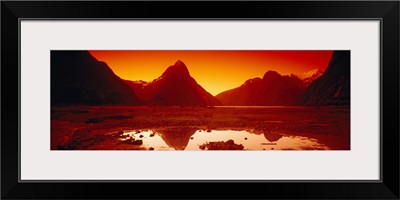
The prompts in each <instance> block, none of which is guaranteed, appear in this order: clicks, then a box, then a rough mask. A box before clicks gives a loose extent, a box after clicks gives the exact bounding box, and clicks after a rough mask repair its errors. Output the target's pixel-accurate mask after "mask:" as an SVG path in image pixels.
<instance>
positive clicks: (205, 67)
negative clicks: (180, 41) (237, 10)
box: [90, 50, 332, 95]
mask: <svg viewBox="0 0 400 200" xmlns="http://www.w3.org/2000/svg"><path fill="white" fill-rule="evenodd" d="M90 53H91V54H92V55H93V56H94V57H96V58H97V59H98V60H99V61H104V62H106V63H107V64H108V66H110V67H111V69H112V70H113V71H114V73H115V74H116V75H118V76H119V77H121V78H122V79H126V80H143V81H152V80H154V79H156V78H158V77H159V76H161V74H162V73H163V72H164V71H165V70H166V69H167V67H168V66H170V65H173V64H174V63H175V62H176V61H177V60H181V61H183V62H184V63H185V64H186V66H187V67H188V69H189V72H190V75H191V76H192V77H193V78H194V79H195V80H196V81H197V83H198V84H200V85H201V86H202V87H203V88H204V89H206V90H207V91H208V92H210V93H211V94H213V95H217V94H219V93H220V92H223V91H225V90H229V89H232V88H235V87H239V86H240V85H241V84H243V83H244V82H245V81H246V80H248V79H250V78H255V77H260V78H262V77H263V75H264V74H265V72H267V71H268V70H274V71H277V72H278V73H280V74H282V75H289V74H291V73H293V74H300V73H303V72H307V71H309V70H312V69H316V68H318V69H321V70H322V71H325V69H326V67H327V66H328V63H329V60H330V58H331V56H332V51H327V50H323V51H308V50H307V51H301V50H297V51H283V50H281V51H271V50H255V51H253V50H121V51H119V50H118V51H117V50H104V51H102V50H94V51H90Z"/></svg>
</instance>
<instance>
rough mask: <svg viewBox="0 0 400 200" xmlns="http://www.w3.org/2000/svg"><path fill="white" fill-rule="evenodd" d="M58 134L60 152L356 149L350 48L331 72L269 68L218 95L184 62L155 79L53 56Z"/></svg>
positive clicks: (76, 55) (91, 60)
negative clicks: (128, 77) (353, 145)
mask: <svg viewBox="0 0 400 200" xmlns="http://www.w3.org/2000/svg"><path fill="white" fill-rule="evenodd" d="M221 76H223V74H221ZM50 136H51V150H350V51H334V52H333V54H332V58H331V59H330V62H329V63H328V66H327V68H326V70H325V71H324V72H323V71H321V70H319V69H315V70H311V71H306V72H304V73H301V74H290V75H281V74H279V73H278V72H276V71H273V70H268V71H266V72H265V74H264V75H263V76H262V77H248V80H247V81H245V82H244V83H243V84H242V85H238V86H237V87H235V88H231V89H228V90H226V91H223V92H221V93H219V94H217V95H215V96H214V95H212V94H211V93H209V92H208V91H207V90H206V89H204V88H203V87H202V86H201V85H200V84H199V83H198V82H197V81H196V80H195V79H194V78H193V77H192V76H191V74H190V66H186V64H185V63H184V61H182V60H177V61H176V62H175V63H173V64H171V65H170V66H167V67H166V69H165V71H164V72H163V73H162V74H160V75H158V76H155V77H154V80H152V81H147V82H146V81H142V80H124V79H122V78H120V77H119V76H118V75H116V74H115V73H114V72H113V70H111V68H110V67H109V66H108V65H107V63H105V62H102V61H99V60H97V59H96V58H95V57H93V56H92V55H91V54H90V53H89V52H88V51H51V133H50Z"/></svg>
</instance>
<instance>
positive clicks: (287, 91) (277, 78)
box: [216, 70, 304, 106]
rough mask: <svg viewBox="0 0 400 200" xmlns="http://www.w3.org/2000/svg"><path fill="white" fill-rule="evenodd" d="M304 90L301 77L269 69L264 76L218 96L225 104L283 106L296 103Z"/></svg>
mask: <svg viewBox="0 0 400 200" xmlns="http://www.w3.org/2000/svg"><path fill="white" fill-rule="evenodd" d="M303 90H304V85H303V82H302V81H301V80H300V79H299V78H297V77H296V78H293V77H290V76H282V75H280V74H279V73H277V72H275V71H271V70H270V71H268V72H266V73H265V74H264V76H263V78H262V79H261V78H253V79H249V80H247V81H246V82H245V83H244V84H242V85H241V86H240V87H238V88H234V89H231V90H228V91H225V92H222V93H220V94H218V95H217V96H216V98H217V99H219V100H220V101H221V102H222V104H223V105H225V106H281V105H294V104H296V103H297V100H298V97H299V95H300V94H301V93H302V91H303Z"/></svg>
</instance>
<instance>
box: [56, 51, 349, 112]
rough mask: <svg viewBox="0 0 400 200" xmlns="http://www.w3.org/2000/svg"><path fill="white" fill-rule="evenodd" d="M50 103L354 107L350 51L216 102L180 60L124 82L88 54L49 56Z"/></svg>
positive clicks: (270, 74)
mask: <svg viewBox="0 0 400 200" xmlns="http://www.w3.org/2000/svg"><path fill="white" fill-rule="evenodd" d="M51 102H52V105H60V104H68V105H71V104H82V105H97V104H112V105H114V104H123V105H152V106H154V105H157V106H221V105H224V106H289V105H350V51H334V53H333V55H332V58H331V60H330V62H329V65H328V67H327V69H326V71H325V72H322V71H321V70H319V69H314V70H310V71H308V72H305V73H301V74H291V75H281V74H279V73H277V72H275V71H267V72H266V73H265V74H264V76H263V77H262V78H258V77H257V78H252V79H248V80H247V81H245V82H244V83H243V84H242V85H241V86H239V87H237V88H233V89H230V90H227V91H224V92H221V93H220V94H218V95H216V96H215V97H214V96H213V95H211V94H210V93H209V92H207V91H206V90H205V89H204V88H203V87H201V86H200V85H199V84H198V83H197V82H196V80H195V79H194V78H193V77H191V75H190V73H189V70H188V68H187V66H186V65H185V64H184V63H183V62H182V61H180V60H178V61H177V62H176V63H175V64H174V65H171V66H169V67H167V69H166V70H165V72H164V73H162V74H161V76H160V77H158V78H156V79H154V80H153V81H150V82H145V81H141V80H138V81H131V80H122V79H121V78H119V77H118V76H116V75H115V74H114V73H113V72H112V70H111V69H110V68H109V67H108V66H107V64H106V63H104V62H100V61H98V60H96V59H95V58H94V57H93V56H91V55H90V53H89V52H87V51H51Z"/></svg>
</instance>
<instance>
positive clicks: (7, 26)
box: [1, 1, 400, 199]
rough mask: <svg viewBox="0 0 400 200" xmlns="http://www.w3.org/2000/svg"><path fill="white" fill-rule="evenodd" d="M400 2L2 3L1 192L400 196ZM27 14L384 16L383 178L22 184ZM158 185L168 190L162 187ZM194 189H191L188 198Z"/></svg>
mask: <svg viewBox="0 0 400 200" xmlns="http://www.w3.org/2000/svg"><path fill="white" fill-rule="evenodd" d="M399 7H400V3H399V1H252V2H244V1H215V2H214V1H201V2H200V1H196V2H189V1H173V2H167V1H157V2H155V1H147V2H144V1H2V2H1V198H2V199H86V198H88V199H122V198H127V199H133V198H135V199H148V198H152V199H164V198H165V199H181V198H196V199H197V198H201V199H205V198H218V199H222V198H227V199H237V198H239V199H249V198H262V199H264V198H265V199H399V66H400V65H399ZM22 18H24V19H50V18H52V19H99V18H104V19H109V18H118V19H124V18H136V19H137V18H143V19H152V18H157V19H160V18H169V19H182V20H185V19H255V18H257V19H315V20H318V19H339V20H347V19H379V20H381V22H382V23H381V42H382V44H381V47H382V48H381V78H382V79H381V119H380V120H381V136H382V137H381V146H382V149H381V166H382V168H381V170H382V171H381V175H382V178H381V181H377V182H376V181H374V182H368V181H365V182H364V181H358V182H346V181H339V182H323V181H322V182H301V181H299V182H286V181H274V182H264V181H254V182H252V181H246V182H243V181H242V182H229V181H146V182H129V181H127V182H103V183H96V182H84V181H83V182H76V181H71V182H68V181H64V182H57V183H49V182H45V183H37V182H23V183H22V182H19V172H18V170H19V168H18V163H19V148H20V147H19V141H18V131H19V129H20V127H18V126H19V121H18V120H19V112H20V109H21V108H20V103H19V102H20V101H19V98H20V96H19V88H18V87H19V83H18V80H19V79H18V77H19V74H18V72H19V70H18V68H19V48H20V46H19V45H20V44H19V22H20V21H19V20H20V19H22ZM366 156H368V155H366ZM257 186H261V187H257ZM159 188H163V190H164V189H165V188H167V189H168V190H167V191H166V192H157V190H158V189H159ZM259 188H261V189H259ZM196 190H198V191H196ZM188 193H189V194H191V195H190V196H187V195H188Z"/></svg>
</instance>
